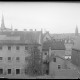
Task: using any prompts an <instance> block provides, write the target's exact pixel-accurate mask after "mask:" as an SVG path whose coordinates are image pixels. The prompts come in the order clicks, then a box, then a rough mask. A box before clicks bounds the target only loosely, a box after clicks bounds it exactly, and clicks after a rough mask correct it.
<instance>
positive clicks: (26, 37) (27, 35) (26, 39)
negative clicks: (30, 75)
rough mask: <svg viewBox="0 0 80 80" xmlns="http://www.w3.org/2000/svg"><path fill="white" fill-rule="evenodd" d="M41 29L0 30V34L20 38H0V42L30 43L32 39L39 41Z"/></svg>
mask: <svg viewBox="0 0 80 80" xmlns="http://www.w3.org/2000/svg"><path fill="white" fill-rule="evenodd" d="M40 33H41V31H3V32H0V37H1V36H7V37H9V38H10V37H17V38H20V40H1V39H0V44H15V43H16V44H24V43H26V44H27V43H32V42H34V41H36V42H38V41H39V35H40Z"/></svg>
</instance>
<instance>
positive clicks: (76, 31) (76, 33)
mask: <svg viewBox="0 0 80 80" xmlns="http://www.w3.org/2000/svg"><path fill="white" fill-rule="evenodd" d="M75 35H76V36H78V27H77V25H76V29H75Z"/></svg>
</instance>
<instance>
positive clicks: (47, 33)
mask: <svg viewBox="0 0 80 80" xmlns="http://www.w3.org/2000/svg"><path fill="white" fill-rule="evenodd" d="M46 35H49V37H50V38H51V39H52V37H51V35H50V34H49V32H46V33H44V34H43V36H42V40H43V39H44V38H45V36H46Z"/></svg>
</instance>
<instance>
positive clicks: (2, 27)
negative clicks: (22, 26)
mask: <svg viewBox="0 0 80 80" xmlns="http://www.w3.org/2000/svg"><path fill="white" fill-rule="evenodd" d="M3 29H5V24H4V16H3V14H2V20H1V30H3Z"/></svg>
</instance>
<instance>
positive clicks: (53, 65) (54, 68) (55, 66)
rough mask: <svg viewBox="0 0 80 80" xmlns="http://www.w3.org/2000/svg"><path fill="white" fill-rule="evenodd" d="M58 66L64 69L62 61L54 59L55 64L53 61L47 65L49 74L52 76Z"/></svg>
mask: <svg viewBox="0 0 80 80" xmlns="http://www.w3.org/2000/svg"><path fill="white" fill-rule="evenodd" d="M58 65H61V69H64V60H63V59H61V58H58V57H56V62H53V60H52V61H51V62H50V64H49V74H50V75H52V74H54V72H55V73H56V71H57V70H59V69H58Z"/></svg>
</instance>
